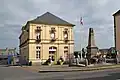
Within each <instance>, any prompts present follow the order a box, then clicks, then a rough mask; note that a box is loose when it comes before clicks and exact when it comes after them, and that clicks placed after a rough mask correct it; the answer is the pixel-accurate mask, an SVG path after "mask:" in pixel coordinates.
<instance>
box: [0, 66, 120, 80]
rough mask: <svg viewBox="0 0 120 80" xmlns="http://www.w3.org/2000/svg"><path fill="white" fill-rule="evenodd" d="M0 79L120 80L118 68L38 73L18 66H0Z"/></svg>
mask: <svg viewBox="0 0 120 80" xmlns="http://www.w3.org/2000/svg"><path fill="white" fill-rule="evenodd" d="M0 80H120V69H113V70H104V71H103V70H102V71H89V72H50V73H38V72H35V71H31V70H28V69H27V70H26V69H22V68H20V67H2V66H1V67H0Z"/></svg>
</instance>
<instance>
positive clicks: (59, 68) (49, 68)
mask: <svg viewBox="0 0 120 80" xmlns="http://www.w3.org/2000/svg"><path fill="white" fill-rule="evenodd" d="M21 68H23V69H27V70H31V71H36V72H40V73H43V72H75V71H94V70H104V69H113V68H120V64H118V65H106V66H105V65H103V66H88V67H76V66H72V67H68V65H53V66H23V67H21Z"/></svg>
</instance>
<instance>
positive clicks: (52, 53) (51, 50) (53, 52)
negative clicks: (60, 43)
mask: <svg viewBox="0 0 120 80" xmlns="http://www.w3.org/2000/svg"><path fill="white" fill-rule="evenodd" d="M56 51H57V48H56V47H53V46H52V47H49V56H50V57H51V58H52V60H53V61H56Z"/></svg>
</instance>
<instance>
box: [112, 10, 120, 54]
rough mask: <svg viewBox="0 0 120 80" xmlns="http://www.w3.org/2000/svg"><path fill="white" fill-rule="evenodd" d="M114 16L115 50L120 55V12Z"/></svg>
mask: <svg viewBox="0 0 120 80" xmlns="http://www.w3.org/2000/svg"><path fill="white" fill-rule="evenodd" d="M113 16H114V40H115V49H116V50H117V51H118V52H119V53H120V10H118V11H117V12H116V13H115V14H113Z"/></svg>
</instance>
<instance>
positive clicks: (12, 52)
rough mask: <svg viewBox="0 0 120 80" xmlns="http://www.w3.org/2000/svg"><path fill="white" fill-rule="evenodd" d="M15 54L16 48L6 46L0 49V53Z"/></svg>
mask: <svg viewBox="0 0 120 80" xmlns="http://www.w3.org/2000/svg"><path fill="white" fill-rule="evenodd" d="M15 54H16V48H6V49H0V55H1V56H2V55H4V56H7V55H15Z"/></svg>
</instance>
